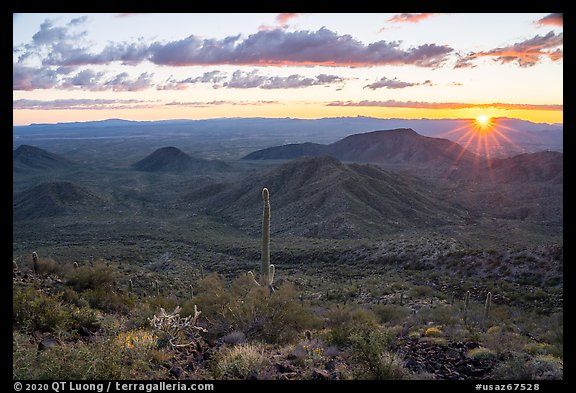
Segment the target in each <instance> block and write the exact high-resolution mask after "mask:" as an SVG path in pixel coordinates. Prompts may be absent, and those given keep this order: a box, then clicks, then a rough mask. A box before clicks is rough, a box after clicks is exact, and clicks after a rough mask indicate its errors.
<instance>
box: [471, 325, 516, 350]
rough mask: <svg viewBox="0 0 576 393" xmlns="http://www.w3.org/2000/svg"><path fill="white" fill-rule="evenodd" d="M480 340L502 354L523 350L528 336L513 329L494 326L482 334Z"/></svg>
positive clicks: (487, 346)
mask: <svg viewBox="0 0 576 393" xmlns="http://www.w3.org/2000/svg"><path fill="white" fill-rule="evenodd" d="M480 341H481V342H482V343H483V345H484V346H485V347H486V348H488V349H490V350H492V351H494V352H496V353H498V354H500V353H506V352H508V351H520V350H522V348H523V346H524V345H525V343H526V338H525V337H523V336H521V335H520V334H518V333H516V332H515V331H514V330H512V329H506V328H503V327H501V326H492V327H491V328H490V329H488V331H487V332H486V333H485V334H483V335H482V337H481V339H480Z"/></svg>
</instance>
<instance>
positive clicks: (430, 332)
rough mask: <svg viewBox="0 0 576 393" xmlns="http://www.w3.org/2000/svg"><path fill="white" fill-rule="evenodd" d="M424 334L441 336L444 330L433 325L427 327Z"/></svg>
mask: <svg viewBox="0 0 576 393" xmlns="http://www.w3.org/2000/svg"><path fill="white" fill-rule="evenodd" d="M424 334H425V335H426V336H427V337H440V336H442V330H440V329H439V328H437V327H435V326H432V327H429V328H428V329H426V330H425V331H424Z"/></svg>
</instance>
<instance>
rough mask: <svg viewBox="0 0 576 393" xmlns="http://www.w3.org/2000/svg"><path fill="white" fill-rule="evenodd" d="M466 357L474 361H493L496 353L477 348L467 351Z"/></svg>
mask: <svg viewBox="0 0 576 393" xmlns="http://www.w3.org/2000/svg"><path fill="white" fill-rule="evenodd" d="M468 356H469V357H471V358H472V359H474V360H494V359H496V352H494V351H492V350H491V349H488V348H485V347H478V348H474V349H471V350H470V351H468Z"/></svg>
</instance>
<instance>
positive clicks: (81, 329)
mask: <svg viewBox="0 0 576 393" xmlns="http://www.w3.org/2000/svg"><path fill="white" fill-rule="evenodd" d="M78 334H80V335H81V336H82V337H90V336H91V335H92V332H91V331H90V329H88V328H87V327H86V326H80V327H79V328H78Z"/></svg>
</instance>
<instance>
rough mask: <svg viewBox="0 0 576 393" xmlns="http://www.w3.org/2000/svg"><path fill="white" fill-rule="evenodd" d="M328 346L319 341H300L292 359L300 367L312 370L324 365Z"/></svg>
mask: <svg viewBox="0 0 576 393" xmlns="http://www.w3.org/2000/svg"><path fill="white" fill-rule="evenodd" d="M326 352H329V351H326V344H325V343H324V342H323V341H322V340H319V339H308V340H305V341H300V342H299V343H298V344H296V346H295V347H294V349H293V350H292V352H291V353H290V357H291V358H292V359H293V360H292V362H293V363H294V364H296V365H298V366H301V367H306V368H312V367H319V366H321V365H324V363H325V361H326V355H327V354H326Z"/></svg>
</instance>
